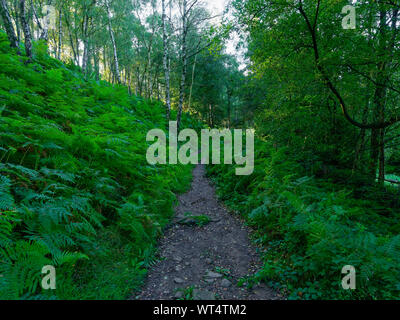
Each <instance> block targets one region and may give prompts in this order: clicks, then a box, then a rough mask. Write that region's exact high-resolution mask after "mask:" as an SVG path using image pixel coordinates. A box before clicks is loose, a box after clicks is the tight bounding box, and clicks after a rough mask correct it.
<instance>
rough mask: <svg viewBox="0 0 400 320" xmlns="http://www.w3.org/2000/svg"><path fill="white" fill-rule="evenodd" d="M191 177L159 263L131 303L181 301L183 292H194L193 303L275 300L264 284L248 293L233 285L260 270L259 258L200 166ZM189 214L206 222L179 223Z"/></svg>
mask: <svg viewBox="0 0 400 320" xmlns="http://www.w3.org/2000/svg"><path fill="white" fill-rule="evenodd" d="M193 175H194V180H193V183H192V188H191V190H190V191H189V192H188V193H186V194H184V195H182V196H180V197H179V205H178V207H177V208H176V217H175V219H174V222H173V224H172V225H171V227H170V228H169V229H168V230H167V231H166V233H165V237H164V238H163V239H162V240H161V244H160V248H159V256H160V261H159V262H158V263H157V264H156V265H155V267H154V268H153V269H152V270H151V271H150V273H149V276H148V279H147V282H146V285H145V288H144V289H143V291H142V293H141V294H140V295H139V296H137V297H136V298H135V299H141V300H173V299H180V298H183V294H184V290H185V289H188V288H192V289H194V290H186V291H185V294H187V293H188V292H190V291H191V292H192V293H193V298H194V300H214V299H221V300H276V299H280V297H279V296H278V295H277V294H276V293H275V292H274V291H273V290H271V289H269V288H267V287H265V286H257V287H256V288H253V290H251V291H249V290H247V289H245V288H241V287H240V288H239V287H238V286H237V281H238V280H239V279H240V278H242V277H244V276H246V275H250V274H254V273H255V272H256V271H257V270H258V269H259V268H260V265H261V261H260V258H259V256H258V254H257V252H256V248H255V247H254V246H253V245H252V244H251V242H250V241H249V231H248V229H247V228H246V227H245V226H244V225H243V224H242V223H241V221H240V220H239V219H238V218H237V217H234V216H233V215H232V214H230V213H229V212H228V210H227V209H226V208H225V207H224V206H223V205H222V204H221V203H219V202H218V200H217V199H216V194H215V190H214V188H213V187H212V186H211V184H210V182H209V180H208V179H207V178H206V177H205V168H204V166H198V167H196V168H195V170H194V172H193ZM188 212H190V213H191V214H192V215H194V216H199V215H207V216H208V217H210V218H211V222H210V223H209V224H207V225H205V226H203V227H199V226H197V225H182V224H181V223H182V219H183V218H184V216H185V214H186V213H188ZM186 222H188V223H189V224H190V222H191V221H190V220H189V221H186ZM192 222H193V221H192Z"/></svg>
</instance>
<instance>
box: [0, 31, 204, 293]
mask: <svg viewBox="0 0 400 320" xmlns="http://www.w3.org/2000/svg"><path fill="white" fill-rule="evenodd" d="M24 60H25V58H23V57H21V56H17V55H16V54H15V53H14V52H11V51H10V48H9V43H8V41H7V40H6V36H5V35H4V34H3V33H0V298H1V299H21V298H23V299H56V298H57V299H125V298H127V297H129V295H130V294H132V292H133V291H134V290H135V289H137V288H138V287H139V286H140V284H141V281H142V279H143V276H144V275H145V273H146V268H147V267H148V266H150V265H151V264H152V263H153V253H154V244H155V243H156V240H157V238H158V237H159V236H160V235H161V233H162V230H163V227H164V226H165V225H166V224H167V223H168V222H169V221H170V218H171V216H172V215H173V206H174V205H175V203H176V196H175V194H176V193H181V192H184V191H185V190H186V188H187V187H188V186H189V184H190V182H191V169H192V167H191V166H180V165H176V166H152V165H149V164H148V163H147V161H146V150H147V148H148V146H149V144H148V143H147V142H146V134H147V132H148V131H149V130H150V129H153V128H161V129H163V128H164V129H165V128H166V119H165V115H164V114H165V109H164V107H163V106H162V105H161V103H159V102H151V101H146V100H144V99H141V98H138V97H134V96H132V97H131V96H129V94H128V93H127V89H126V88H124V87H112V86H111V85H109V84H108V83H106V82H96V81H95V80H88V81H86V80H84V79H83V77H82V74H81V73H80V70H79V69H78V68H76V67H75V66H73V65H64V64H62V63H61V62H59V61H57V60H54V59H52V58H50V57H49V56H48V55H47V54H46V48H45V47H44V46H43V45H41V44H40V43H36V44H35V56H34V62H33V63H31V64H28V65H26V64H25V63H24ZM183 121H184V123H183V124H184V126H185V127H187V128H195V129H196V128H197V127H196V126H197V124H196V122H194V121H192V120H191V119H189V117H188V116H186V115H185V116H184V119H183ZM46 265H51V266H54V267H55V268H56V272H57V278H56V280H57V282H56V283H57V289H56V290H49V291H45V290H42V288H41V281H42V277H43V275H42V273H41V271H42V268H43V267H44V266H46Z"/></svg>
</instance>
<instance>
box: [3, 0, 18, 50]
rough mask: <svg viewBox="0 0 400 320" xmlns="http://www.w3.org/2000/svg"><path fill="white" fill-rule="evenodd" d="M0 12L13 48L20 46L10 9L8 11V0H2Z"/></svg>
mask: <svg viewBox="0 0 400 320" xmlns="http://www.w3.org/2000/svg"><path fill="white" fill-rule="evenodd" d="M0 14H1V17H2V18H3V22H4V27H5V29H6V33H7V36H8V40H9V41H10V46H11V48H18V39H17V36H16V35H15V31H14V26H13V24H12V20H11V16H10V11H8V6H7V2H6V0H0Z"/></svg>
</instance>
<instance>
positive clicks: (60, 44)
mask: <svg viewBox="0 0 400 320" xmlns="http://www.w3.org/2000/svg"><path fill="white" fill-rule="evenodd" d="M58 19H59V21H58V50H57V53H58V56H57V58H58V60H61V50H62V34H63V29H62V9H61V8H60V10H59V11H58Z"/></svg>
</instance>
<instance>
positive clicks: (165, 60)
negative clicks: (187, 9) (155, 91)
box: [162, 0, 171, 122]
mask: <svg viewBox="0 0 400 320" xmlns="http://www.w3.org/2000/svg"><path fill="white" fill-rule="evenodd" d="M166 20H167V15H166V10H165V0H162V28H163V44H164V54H163V65H164V74H165V103H166V105H167V121H168V122H169V120H170V118H171V88H170V69H169V64H168V36H167V25H166Z"/></svg>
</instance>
